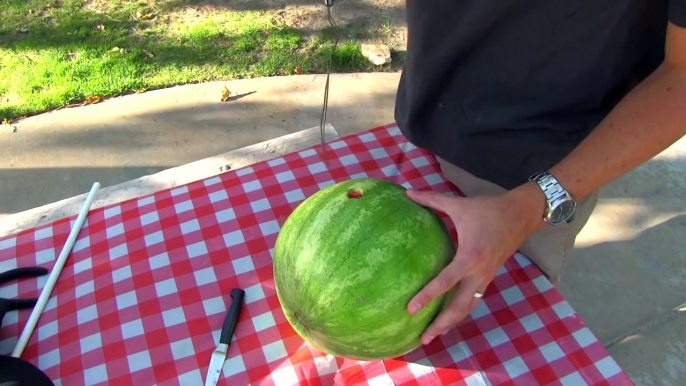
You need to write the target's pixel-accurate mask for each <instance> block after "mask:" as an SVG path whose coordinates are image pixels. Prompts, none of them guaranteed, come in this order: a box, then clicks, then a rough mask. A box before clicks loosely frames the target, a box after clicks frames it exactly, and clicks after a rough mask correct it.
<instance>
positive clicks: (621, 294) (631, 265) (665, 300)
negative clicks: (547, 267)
mask: <svg viewBox="0 0 686 386" xmlns="http://www.w3.org/2000/svg"><path fill="white" fill-rule="evenodd" d="M685 211H686V209H684V210H682V211H681V213H682V214H675V215H673V216H672V217H671V218H669V219H668V220H666V221H664V222H662V223H660V224H659V225H656V226H653V227H650V228H648V229H645V230H644V231H642V232H640V233H639V234H638V235H637V236H636V237H634V238H631V239H628V240H618V241H607V242H603V243H599V244H596V245H593V246H589V247H581V248H576V249H575V250H574V252H573V254H572V256H571V257H570V259H569V261H568V263H567V266H566V269H565V273H564V277H563V280H562V284H561V286H560V290H561V292H562V293H563V295H564V296H565V298H566V299H567V300H568V301H569V302H570V303H571V304H572V306H573V307H574V308H575V309H576V310H577V311H578V312H579V314H580V316H581V317H582V318H583V319H584V320H585V321H586V323H587V324H588V325H589V328H590V329H591V330H592V331H594V333H595V334H596V335H597V336H598V337H599V339H600V340H601V341H602V342H603V343H605V344H609V343H611V342H614V341H616V340H618V339H621V338H623V337H625V336H627V335H629V334H631V333H633V331H635V330H637V329H640V328H641V327H643V326H645V325H647V324H649V323H650V322H651V321H653V320H655V319H656V318H660V316H661V315H664V314H666V313H671V312H672V310H673V309H674V308H675V307H677V306H679V305H681V304H684V303H686V242H685V241H684V240H685V236H686V214H684V212H685ZM655 215H656V216H657V215H658V214H657V213H656V214H655ZM618 226H621V224H618Z"/></svg>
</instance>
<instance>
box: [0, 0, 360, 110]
mask: <svg viewBox="0 0 686 386" xmlns="http://www.w3.org/2000/svg"><path fill="white" fill-rule="evenodd" d="M151 4H152V5H151ZM183 4H184V5H186V4H188V1H184V2H183ZM183 9H184V8H183V6H182V3H181V0H178V1H173V0H166V1H165V0H162V1H159V0H158V1H157V2H151V3H148V2H143V1H139V2H136V1H126V0H108V1H103V0H100V2H98V1H97V0H96V1H95V2H87V1H84V0H61V1H57V0H0V98H1V100H0V121H2V120H11V119H14V118H17V117H22V116H28V115H33V114H36V113H41V112H45V111H49V110H52V109H55V108H58V107H62V106H67V105H71V104H78V103H83V102H84V101H86V100H87V99H88V98H90V97H94V96H98V97H101V98H106V97H111V96H116V95H122V94H127V93H133V92H136V91H139V92H140V91H142V90H149V89H156V88H162V87H169V86H172V85H178V84H187V83H195V82H203V81H209V80H224V79H234V78H245V77H256V76H274V75H284V74H293V73H294V72H295V71H296V68H299V70H300V71H301V72H302V73H311V72H323V71H325V69H326V63H327V61H328V54H329V53H330V52H331V46H332V39H333V34H332V31H330V30H324V31H321V32H315V33H314V34H313V35H310V36H305V35H304V33H303V32H302V31H299V30H296V29H292V28H287V27H285V26H282V25H279V24H278V23H277V22H276V21H275V20H274V19H273V18H272V17H271V16H270V15H269V14H268V13H265V12H235V11H222V12H212V13H209V12H208V13H204V14H202V15H201V16H199V17H196V18H190V19H189V18H188V17H187V16H186V17H183V15H184V12H183ZM137 12H138V16H141V15H143V17H137ZM146 15H152V16H154V18H152V19H151V18H150V17H146ZM141 19H149V20H141ZM150 19H151V20H150ZM98 26H103V27H104V28H98ZM370 69H372V66H371V65H370V64H369V63H368V62H367V61H366V60H365V59H364V58H363V57H362V54H361V53H360V50H359V43H358V42H356V41H354V40H349V41H341V42H340V43H339V45H338V48H337V50H336V54H335V57H334V60H333V70H334V71H366V70H370Z"/></svg>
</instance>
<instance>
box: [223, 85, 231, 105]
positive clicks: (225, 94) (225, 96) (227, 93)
mask: <svg viewBox="0 0 686 386" xmlns="http://www.w3.org/2000/svg"><path fill="white" fill-rule="evenodd" d="M230 96H231V91H229V89H228V88H226V86H224V88H223V89H222V102H226V101H228V100H229V97H230Z"/></svg>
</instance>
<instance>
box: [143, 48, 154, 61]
mask: <svg viewBox="0 0 686 386" xmlns="http://www.w3.org/2000/svg"><path fill="white" fill-rule="evenodd" d="M154 57H155V55H153V54H151V53H150V52H148V51H146V50H143V59H151V58H154Z"/></svg>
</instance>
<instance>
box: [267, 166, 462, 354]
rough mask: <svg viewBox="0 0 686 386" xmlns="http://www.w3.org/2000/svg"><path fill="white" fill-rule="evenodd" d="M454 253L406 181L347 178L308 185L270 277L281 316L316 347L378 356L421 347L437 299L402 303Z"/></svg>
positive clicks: (280, 239) (439, 306)
mask: <svg viewBox="0 0 686 386" xmlns="http://www.w3.org/2000/svg"><path fill="white" fill-rule="evenodd" d="M454 255H455V245H454V243H453V241H452V238H451V237H450V234H449V232H448V229H447V228H446V226H445V223H444V222H443V221H442V220H441V218H440V217H439V216H438V215H437V214H436V213H435V212H434V211H433V210H431V209H429V208H426V207H423V206H421V205H419V204H417V203H415V202H414V201H412V200H410V199H409V198H408V197H407V196H406V192H405V188H403V187H402V186H400V185H398V184H395V183H393V182H390V181H386V180H382V179H374V178H367V179H354V180H348V181H344V182H341V183H337V184H335V185H331V186H328V187H326V188H323V189H321V190H319V191H317V192H316V193H314V194H313V195H311V196H310V197H308V198H307V199H306V200H304V201H303V202H302V203H300V205H298V206H297V207H296V208H295V210H294V211H293V212H292V213H291V214H290V215H289V217H288V218H287V219H286V221H285V223H284V225H283V227H282V228H281V230H280V232H279V234H278V236H277V240H276V245H275V248H274V254H273V257H274V281H275V287H276V292H277V296H278V299H279V302H280V304H281V308H282V309H283V312H284V314H285V316H286V319H287V320H288V322H289V323H290V324H291V326H292V327H293V329H294V330H295V331H296V332H297V333H298V335H300V336H301V337H302V338H303V339H304V340H305V341H307V342H308V343H309V344H311V345H312V346H314V347H315V348H316V349H318V350H320V351H323V352H325V353H328V354H331V355H334V356H337V357H343V358H351V359H356V360H379V359H387V358H393V357H397V356H400V355H403V354H406V353H408V352H410V351H412V350H414V349H416V348H417V347H419V346H420V345H421V341H420V336H421V334H422V332H423V331H424V330H425V329H426V328H427V327H428V325H429V324H430V323H431V322H432V321H433V320H434V319H435V317H436V316H437V314H438V312H440V311H441V309H442V306H443V305H444V304H443V303H444V300H445V299H444V298H443V297H440V298H438V299H435V300H434V301H433V302H431V303H430V304H429V305H428V306H427V307H425V308H423V309H422V310H421V311H420V312H419V313H417V314H414V315H411V314H410V313H409V312H408V311H407V305H408V303H409V301H410V300H411V299H412V297H413V296H414V295H416V294H417V292H419V291H420V290H421V289H422V288H423V287H424V286H425V285H426V284H427V283H429V281H431V279H433V278H434V277H435V276H436V275H437V274H438V273H440V272H441V270H442V269H443V268H444V267H445V266H446V265H447V264H449V263H450V261H451V260H452V258H453V256H454ZM444 296H449V295H444Z"/></svg>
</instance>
